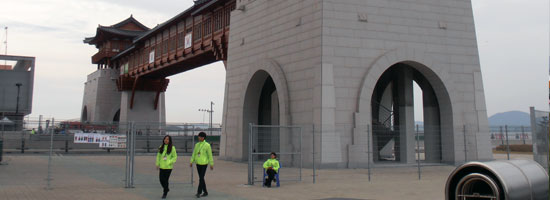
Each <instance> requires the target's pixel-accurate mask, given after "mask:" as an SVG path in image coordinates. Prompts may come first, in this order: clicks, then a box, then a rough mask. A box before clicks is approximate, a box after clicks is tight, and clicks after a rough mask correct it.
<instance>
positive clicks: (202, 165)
mask: <svg viewBox="0 0 550 200" xmlns="http://www.w3.org/2000/svg"><path fill="white" fill-rule="evenodd" d="M205 139H206V133H204V132H200V133H199V142H197V144H195V149H194V150H193V155H191V161H190V163H189V167H193V163H195V164H196V165H197V172H198V173H199V188H198V189H197V194H195V196H196V197H197V198H200V197H201V196H202V197H205V196H208V191H207V190H206V182H205V181H204V175H205V174H206V167H207V166H208V165H210V170H214V159H213V158H212V148H211V147H210V144H209V143H208V142H206V140H205ZM201 194H202V195H201Z"/></svg>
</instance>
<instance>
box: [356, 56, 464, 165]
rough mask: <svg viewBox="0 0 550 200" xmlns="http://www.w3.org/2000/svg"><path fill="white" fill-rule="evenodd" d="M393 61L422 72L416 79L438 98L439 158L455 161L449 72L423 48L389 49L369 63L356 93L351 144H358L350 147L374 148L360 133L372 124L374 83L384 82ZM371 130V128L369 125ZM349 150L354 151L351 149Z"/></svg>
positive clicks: (368, 139)
mask: <svg viewBox="0 0 550 200" xmlns="http://www.w3.org/2000/svg"><path fill="white" fill-rule="evenodd" d="M396 64H401V65H406V66H408V67H410V68H411V69H413V71H416V73H418V74H420V75H421V76H420V77H422V79H421V81H418V82H424V83H429V85H430V86H431V87H432V90H433V95H434V96H435V98H436V99H437V103H438V108H439V110H438V114H439V116H440V120H439V124H440V127H442V128H441V131H440V135H441V139H440V141H441V142H440V146H443V147H444V148H441V152H440V154H441V158H440V159H439V160H441V161H442V162H451V163H452V162H454V152H453V149H454V145H455V144H454V129H453V124H454V122H453V111H452V106H451V97H450V96H449V91H448V88H449V87H448V86H449V85H450V84H449V83H447V81H448V80H449V74H448V71H447V70H445V69H442V68H444V67H445V65H444V64H441V63H439V62H437V61H436V60H434V59H433V58H432V57H431V56H429V55H428V54H427V53H426V51H425V49H420V48H418V49H415V48H400V49H396V50H392V51H388V52H386V53H385V54H383V55H382V56H380V57H379V58H377V59H376V60H375V61H374V62H373V63H372V64H371V65H370V67H369V70H368V71H367V73H366V74H365V76H364V78H363V82H362V87H361V89H360V91H359V95H358V105H357V112H356V113H355V130H354V145H356V146H357V145H358V146H360V147H359V148H351V149H353V150H354V151H360V149H363V148H364V146H366V145H367V143H370V144H369V146H370V147H371V150H370V151H374V149H373V141H372V139H373V137H372V135H370V138H367V137H366V135H365V134H361V133H366V132H367V130H366V129H367V127H370V126H371V125H372V121H373V116H372V112H376V111H375V110H373V106H372V105H373V103H374V100H373V99H372V98H373V94H374V93H375V90H376V89H375V87H376V85H377V83H378V82H379V81H384V80H381V78H382V76H383V74H384V72H386V70H388V69H389V68H390V67H392V66H394V65H396ZM411 78H412V77H411ZM419 85H420V84H419ZM423 85H426V84H423ZM421 87H422V86H421ZM413 123H414V121H413ZM412 127H414V124H412ZM370 131H372V127H371V130H370ZM361 146H363V147H361ZM350 153H351V154H353V153H354V152H350ZM370 159H371V161H372V160H374V159H373V158H370ZM365 161H366V160H365ZM365 161H362V162H365Z"/></svg>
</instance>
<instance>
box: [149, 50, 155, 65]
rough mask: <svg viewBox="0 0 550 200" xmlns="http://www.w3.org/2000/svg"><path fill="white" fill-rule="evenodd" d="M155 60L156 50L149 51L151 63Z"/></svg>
mask: <svg viewBox="0 0 550 200" xmlns="http://www.w3.org/2000/svg"><path fill="white" fill-rule="evenodd" d="M153 62H155V50H153V51H151V52H149V64H151V63H153Z"/></svg>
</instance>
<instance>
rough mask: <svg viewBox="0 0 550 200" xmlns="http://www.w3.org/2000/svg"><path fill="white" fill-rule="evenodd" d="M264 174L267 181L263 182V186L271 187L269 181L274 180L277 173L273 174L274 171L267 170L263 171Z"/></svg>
mask: <svg viewBox="0 0 550 200" xmlns="http://www.w3.org/2000/svg"><path fill="white" fill-rule="evenodd" d="M265 173H266V174H267V181H265V185H266V186H271V181H273V179H275V174H276V173H277V172H275V170H273V169H267V170H265Z"/></svg>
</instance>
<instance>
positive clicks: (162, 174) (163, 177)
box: [159, 169, 172, 193]
mask: <svg viewBox="0 0 550 200" xmlns="http://www.w3.org/2000/svg"><path fill="white" fill-rule="evenodd" d="M171 173H172V170H171V169H159V180H160V185H162V188H163V189H164V190H163V192H164V193H167V192H168V191H170V189H169V188H168V179H170V174H171Z"/></svg>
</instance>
